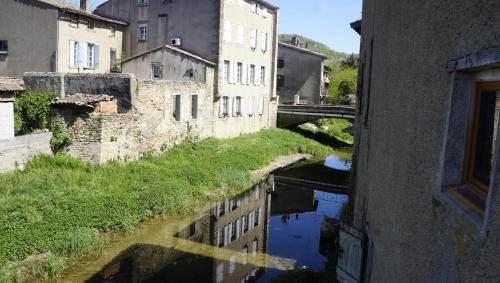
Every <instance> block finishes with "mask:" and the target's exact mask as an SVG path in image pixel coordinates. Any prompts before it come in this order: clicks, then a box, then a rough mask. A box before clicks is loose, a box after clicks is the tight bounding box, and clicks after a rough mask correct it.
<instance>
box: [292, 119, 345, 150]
mask: <svg viewBox="0 0 500 283" xmlns="http://www.w3.org/2000/svg"><path fill="white" fill-rule="evenodd" d="M352 126H353V124H352V123H351V122H350V121H348V120H346V119H322V120H320V121H319V122H318V125H314V124H311V123H306V124H303V125H300V126H299V127H300V129H302V130H304V131H308V132H311V133H314V134H316V133H322V134H325V135H327V136H330V137H333V138H336V139H337V140H339V141H341V142H344V143H347V144H353V142H354V137H353V136H352V135H351V134H349V133H345V132H344V131H345V130H346V129H347V128H350V127H352Z"/></svg>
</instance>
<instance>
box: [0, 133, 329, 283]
mask: <svg viewBox="0 0 500 283" xmlns="http://www.w3.org/2000/svg"><path fill="white" fill-rule="evenodd" d="M297 152H305V153H310V154H314V155H316V156H318V157H320V156H326V155H327V154H329V153H330V152H331V148H329V147H326V146H323V145H320V144H319V143H317V142H315V141H312V140H309V139H306V138H304V137H302V136H301V135H299V134H296V133H293V132H290V131H286V130H279V129H269V130H263V131H261V132H259V133H255V134H248V135H243V136H241V137H238V138H234V139H227V140H218V139H213V138H211V139H206V140H204V141H201V142H198V143H191V142H185V143H182V144H181V145H179V146H176V147H174V148H173V149H171V150H170V151H168V152H166V153H164V154H163V155H159V156H152V157H148V158H146V159H144V160H140V161H135V162H130V163H127V164H120V163H118V162H114V163H108V164H105V165H91V164H88V163H85V162H83V161H80V160H77V159H74V158H70V157H67V156H64V155H56V156H55V157H47V156H42V157H38V158H36V159H34V160H33V161H32V162H30V163H29V164H28V165H27V167H26V169H25V170H24V171H16V172H12V173H8V174H5V175H0V266H12V265H11V264H10V265H9V264H7V265H6V263H7V262H9V261H14V262H17V261H20V260H23V259H25V258H26V257H27V256H29V255H36V254H53V255H54V256H58V257H68V256H73V255H79V254H85V253H87V252H88V251H89V250H91V249H92V248H93V247H95V246H96V243H98V242H99V236H98V234H97V231H99V232H104V231H109V230H114V229H129V228H131V227H133V226H134V225H136V224H138V223H139V222H141V221H143V220H145V219H147V218H150V217H152V216H154V215H158V214H175V213H185V212H188V211H190V210H192V209H193V208H194V207H196V206H197V205H199V204H201V203H202V202H204V201H206V199H207V197H215V196H220V195H223V194H230V193H233V192H234V193H235V192H237V191H240V190H243V189H246V188H248V187H250V186H251V185H252V184H253V183H254V182H255V181H256V179H255V177H252V176H251V174H250V171H251V170H254V169H257V168H261V167H263V166H265V165H267V164H269V163H270V162H271V161H272V160H273V159H274V158H276V157H277V156H280V155H288V154H292V153H297ZM44 266H46V268H45V269H43V270H44V272H47V273H51V274H57V270H56V267H57V266H64V264H61V262H59V261H57V260H56V259H54V260H53V261H51V262H50V263H49V262H47V261H46V265H44ZM12 268H14V267H12ZM12 268H7V269H4V271H3V275H2V274H1V272H0V278H1V277H2V276H3V277H8V275H6V274H10V273H12V272H11V270H12ZM49 271H50V272H49ZM9 272H10V273H9Z"/></svg>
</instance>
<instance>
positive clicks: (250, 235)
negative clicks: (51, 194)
mask: <svg viewBox="0 0 500 283" xmlns="http://www.w3.org/2000/svg"><path fill="white" fill-rule="evenodd" d="M273 186H274V180H273V176H272V175H270V176H269V177H268V178H267V179H266V180H264V181H262V182H261V183H259V184H258V185H256V186H254V187H253V188H252V189H250V190H247V191H246V192H244V193H242V194H240V195H238V196H235V197H233V198H227V199H225V200H223V201H220V202H217V203H215V204H214V205H213V208H212V209H211V210H210V211H209V212H207V213H206V214H205V215H204V216H202V217H201V218H200V219H198V220H197V221H195V222H193V223H191V224H190V225H189V226H188V227H187V228H184V229H183V230H181V231H179V232H177V233H175V235H173V240H172V241H176V239H177V241H179V243H173V244H172V245H171V246H172V247H163V246H157V245H146V244H144V245H143V244H135V245H133V246H130V247H129V248H128V249H126V250H125V251H123V252H122V253H120V255H118V256H117V257H115V258H114V259H113V260H112V261H111V262H110V263H109V264H107V265H106V267H105V268H103V269H102V270H101V271H100V272H98V273H96V274H95V275H94V276H93V277H92V278H90V279H88V280H87V282H216V283H222V282H255V281H256V280H257V279H258V278H259V277H260V276H261V275H262V274H263V273H264V272H265V267H262V266H266V264H265V263H263V264H259V266H260V267H256V266H255V265H253V264H251V263H250V262H251V261H252V259H254V258H256V257H257V255H258V254H260V255H262V254H265V253H266V251H267V235H268V229H269V228H268V219H269V217H270V195H269V192H270V191H271V190H272V189H273ZM165 236H166V237H168V235H165ZM183 240H187V241H190V242H192V243H198V244H201V245H200V248H203V247H204V246H208V247H209V248H210V249H211V250H210V251H208V252H206V251H204V252H202V251H200V252H199V253H198V252H196V253H190V252H185V251H182V249H176V245H181V244H182V243H183ZM228 251H234V255H230V256H229V258H228V259H226V258H224V257H223V256H217V253H222V252H226V253H227V252H228ZM207 253H208V254H209V256H207ZM210 255H211V256H210ZM219 258H224V259H219Z"/></svg>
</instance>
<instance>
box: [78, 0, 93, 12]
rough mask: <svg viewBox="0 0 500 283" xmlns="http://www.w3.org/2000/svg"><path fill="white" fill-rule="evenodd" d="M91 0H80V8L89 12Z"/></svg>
mask: <svg viewBox="0 0 500 283" xmlns="http://www.w3.org/2000/svg"><path fill="white" fill-rule="evenodd" d="M91 5H92V0H80V10H84V11H87V12H91V11H90V9H91V7H90V6H91Z"/></svg>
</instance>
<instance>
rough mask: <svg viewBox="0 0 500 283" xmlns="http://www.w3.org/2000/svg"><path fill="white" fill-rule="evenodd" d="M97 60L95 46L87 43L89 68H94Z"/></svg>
mask: <svg viewBox="0 0 500 283" xmlns="http://www.w3.org/2000/svg"><path fill="white" fill-rule="evenodd" d="M94 60H95V45H94V44H90V43H87V68H89V69H93V68H94V63H95V62H94Z"/></svg>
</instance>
